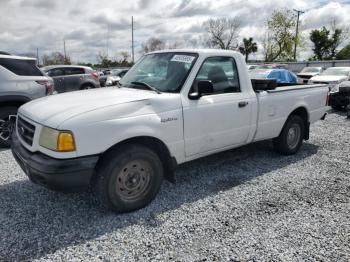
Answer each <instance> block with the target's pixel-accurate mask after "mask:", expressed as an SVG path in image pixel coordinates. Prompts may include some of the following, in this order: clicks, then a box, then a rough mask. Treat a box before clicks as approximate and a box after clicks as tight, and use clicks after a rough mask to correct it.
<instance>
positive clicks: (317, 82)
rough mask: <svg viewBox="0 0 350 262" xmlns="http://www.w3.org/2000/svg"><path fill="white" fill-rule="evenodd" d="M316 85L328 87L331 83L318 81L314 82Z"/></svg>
mask: <svg viewBox="0 0 350 262" xmlns="http://www.w3.org/2000/svg"><path fill="white" fill-rule="evenodd" d="M313 83H314V84H325V85H328V84H329V83H327V82H319V81H316V82H313Z"/></svg>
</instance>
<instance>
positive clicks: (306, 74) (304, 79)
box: [297, 66, 323, 84]
mask: <svg viewBox="0 0 350 262" xmlns="http://www.w3.org/2000/svg"><path fill="white" fill-rule="evenodd" d="M322 72H323V68H322V67H321V66H318V67H315V66H307V67H304V68H303V70H301V71H300V73H299V74H297V76H298V78H299V79H300V81H299V82H300V83H303V84H307V83H308V82H309V79H310V78H311V77H314V76H317V75H319V74H321V73H322Z"/></svg>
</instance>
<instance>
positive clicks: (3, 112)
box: [0, 106, 18, 147]
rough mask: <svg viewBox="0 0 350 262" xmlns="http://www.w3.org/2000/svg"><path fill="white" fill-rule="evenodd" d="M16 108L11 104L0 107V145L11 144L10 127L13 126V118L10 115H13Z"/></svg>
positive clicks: (8, 145)
mask: <svg viewBox="0 0 350 262" xmlns="http://www.w3.org/2000/svg"><path fill="white" fill-rule="evenodd" d="M17 110H18V108H17V107H13V106H7V107H1V108H0V147H10V145H11V130H10V129H11V128H14V125H15V119H10V116H15V115H16V114H17ZM10 125H11V126H10Z"/></svg>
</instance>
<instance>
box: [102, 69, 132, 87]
mask: <svg viewBox="0 0 350 262" xmlns="http://www.w3.org/2000/svg"><path fill="white" fill-rule="evenodd" d="M128 71H129V69H127V68H121V69H112V70H111V71H110V74H109V75H106V76H101V77H100V85H101V86H114V85H116V84H117V83H118V82H119V81H120V79H122V77H123V76H124V75H125V74H126V73H127V72H128Z"/></svg>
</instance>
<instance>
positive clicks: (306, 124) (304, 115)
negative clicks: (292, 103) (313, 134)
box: [288, 107, 310, 140]
mask: <svg viewBox="0 0 350 262" xmlns="http://www.w3.org/2000/svg"><path fill="white" fill-rule="evenodd" d="M291 115H297V116H300V117H301V119H303V121H304V127H305V134H304V139H305V140H308V139H309V135H310V122H309V114H308V112H307V110H306V108H305V107H298V108H297V109H295V110H294V111H293V112H292V113H290V115H289V117H290V116H291ZM289 117H288V118H289Z"/></svg>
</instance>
